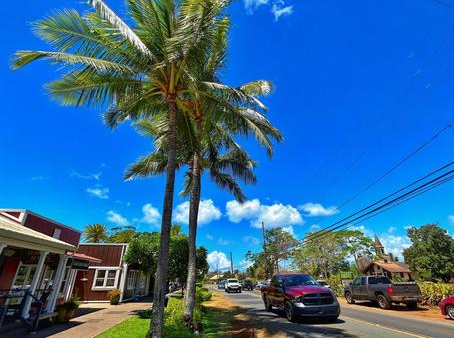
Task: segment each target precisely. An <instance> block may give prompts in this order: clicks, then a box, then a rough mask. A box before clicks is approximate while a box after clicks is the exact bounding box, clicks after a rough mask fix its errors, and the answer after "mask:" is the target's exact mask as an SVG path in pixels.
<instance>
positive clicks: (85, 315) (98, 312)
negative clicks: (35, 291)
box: [0, 298, 151, 338]
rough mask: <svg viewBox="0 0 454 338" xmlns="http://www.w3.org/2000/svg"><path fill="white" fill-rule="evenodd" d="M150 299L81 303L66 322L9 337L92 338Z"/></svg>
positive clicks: (145, 305)
mask: <svg viewBox="0 0 454 338" xmlns="http://www.w3.org/2000/svg"><path fill="white" fill-rule="evenodd" d="M150 306H151V299H148V298H145V299H143V300H141V301H138V302H130V303H123V304H120V305H110V304H108V303H87V304H81V306H80V308H79V310H78V313H79V316H77V317H76V318H73V319H72V320H71V321H70V322H69V323H67V324H55V325H53V326H50V327H48V328H44V329H40V330H38V331H37V332H36V333H35V334H29V333H26V332H25V331H22V332H17V333H16V332H9V333H8V336H9V337H12V336H14V337H30V338H31V337H34V338H35V337H36V338H38V337H40V338H41V337H43V338H44V337H52V338H67V337H74V338H76V337H77V338H92V337H94V336H96V335H98V334H100V333H102V332H104V331H106V330H108V329H110V328H111V327H112V326H114V325H117V324H118V323H120V322H122V321H124V320H126V319H128V318H129V317H130V316H132V315H134V314H136V313H138V312H140V311H143V310H146V309H148V308H149V307H150ZM0 337H1V335H0Z"/></svg>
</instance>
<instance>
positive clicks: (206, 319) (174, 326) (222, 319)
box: [96, 296, 232, 338]
mask: <svg viewBox="0 0 454 338" xmlns="http://www.w3.org/2000/svg"><path fill="white" fill-rule="evenodd" d="M181 298H182V297H181V296H172V297H170V299H169V304H168V306H167V308H166V310H165V318H166V320H165V324H164V333H163V337H164V338H189V337H196V336H195V335H193V334H192V333H190V332H189V331H188V329H187V327H186V326H185V325H184V324H183V320H182V318H183V310H184V308H183V300H182V299H181ZM196 312H197V313H196V315H195V317H199V318H202V325H203V328H204V335H203V336H204V337H228V335H227V331H228V330H229V328H230V322H231V319H232V314H231V313H229V312H228V311H225V310H224V311H223V310H213V309H210V310H209V311H206V310H203V309H202V307H200V306H199V307H197V310H196ZM149 315H150V313H149V312H148V313H144V314H143V315H142V316H139V315H135V316H133V317H131V318H129V319H127V320H125V321H123V322H121V323H120V324H118V325H116V326H114V327H112V328H110V329H109V330H107V331H105V332H103V333H101V334H100V335H98V336H96V337H97V338H118V337H121V338H129V337H130V338H141V337H146V336H147V333H148V330H149V327H150V319H149Z"/></svg>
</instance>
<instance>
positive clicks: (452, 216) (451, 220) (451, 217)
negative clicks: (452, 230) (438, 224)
mask: <svg viewBox="0 0 454 338" xmlns="http://www.w3.org/2000/svg"><path fill="white" fill-rule="evenodd" d="M448 221H449V223H451V224H452V225H454V215H449V216H448Z"/></svg>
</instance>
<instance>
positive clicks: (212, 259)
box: [207, 251, 230, 271]
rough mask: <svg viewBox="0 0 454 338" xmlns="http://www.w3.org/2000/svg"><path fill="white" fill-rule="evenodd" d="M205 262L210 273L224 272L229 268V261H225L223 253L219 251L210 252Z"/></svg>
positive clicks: (225, 257)
mask: <svg viewBox="0 0 454 338" xmlns="http://www.w3.org/2000/svg"><path fill="white" fill-rule="evenodd" d="M207 262H208V264H209V265H210V269H211V270H212V271H216V270H217V269H219V270H224V269H227V268H229V267H230V261H229V260H228V259H227V256H226V255H225V253H223V252H220V251H213V252H210V253H209V254H208V256H207Z"/></svg>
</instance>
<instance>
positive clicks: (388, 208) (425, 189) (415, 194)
mask: <svg viewBox="0 0 454 338" xmlns="http://www.w3.org/2000/svg"><path fill="white" fill-rule="evenodd" d="M453 179H454V175H451V176H448V177H447V178H444V179H443V180H441V181H439V182H436V183H434V184H432V185H430V186H429V187H425V188H424V189H423V190H421V191H418V192H415V193H413V194H411V196H407V197H405V198H404V199H403V200H402V201H400V202H398V203H396V204H393V205H391V206H388V207H387V208H385V209H383V210H380V211H378V212H376V213H375V214H372V215H369V216H368V217H366V218H364V219H361V220H359V221H357V222H355V223H351V224H348V225H347V226H346V227H344V228H343V229H342V230H347V229H349V228H351V227H353V226H355V225H357V224H358V223H359V222H361V223H363V222H365V221H367V220H368V219H371V218H373V217H376V216H378V215H380V214H383V213H384V212H386V211H388V210H390V209H393V208H395V207H397V206H399V205H401V204H403V203H405V202H407V201H409V200H411V199H413V198H415V197H417V196H419V195H422V194H424V193H426V192H428V191H430V190H432V189H435V188H436V187H438V186H439V185H442V184H444V183H447V182H449V181H451V180H453ZM329 233H330V232H327V233H326V234H329ZM320 237H323V236H320ZM310 242H311V240H310V239H309V240H308V242H307V243H310ZM307 243H304V244H307Z"/></svg>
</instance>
